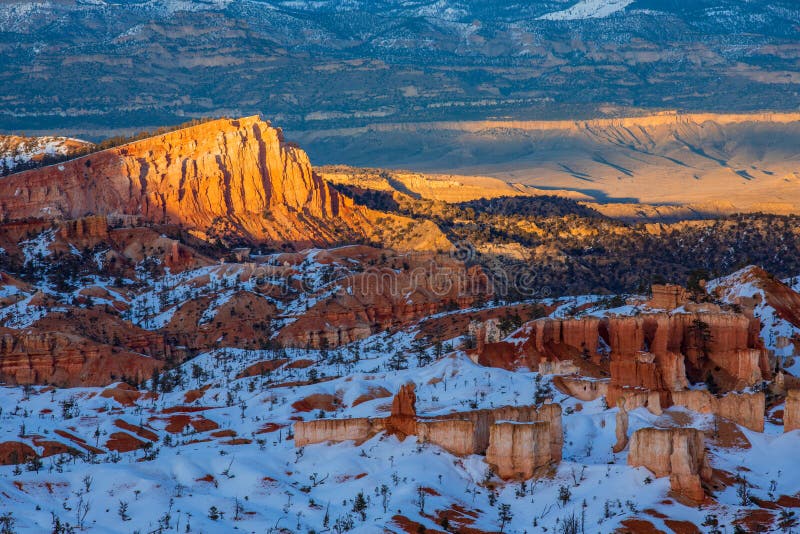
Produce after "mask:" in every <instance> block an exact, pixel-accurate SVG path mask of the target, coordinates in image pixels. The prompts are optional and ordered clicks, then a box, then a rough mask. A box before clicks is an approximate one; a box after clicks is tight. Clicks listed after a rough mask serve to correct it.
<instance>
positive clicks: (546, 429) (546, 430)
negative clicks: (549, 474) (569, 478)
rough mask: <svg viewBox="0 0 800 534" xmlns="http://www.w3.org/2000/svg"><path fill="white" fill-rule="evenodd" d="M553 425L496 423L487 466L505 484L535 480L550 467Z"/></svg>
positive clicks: (492, 430) (540, 423)
mask: <svg viewBox="0 0 800 534" xmlns="http://www.w3.org/2000/svg"><path fill="white" fill-rule="evenodd" d="M550 462H551V457H550V423H547V422H536V423H514V422H501V423H494V424H493V425H492V426H491V429H490V431H489V447H488V449H487V450H486V463H488V464H489V465H491V466H492V467H493V468H494V470H495V472H496V473H497V475H498V476H499V477H500V478H502V479H505V480H508V479H512V478H516V479H520V480H527V479H530V478H533V477H534V476H535V475H536V474H537V473H538V472H540V471H541V470H542V469H543V468H546V467H547V466H549V465H550Z"/></svg>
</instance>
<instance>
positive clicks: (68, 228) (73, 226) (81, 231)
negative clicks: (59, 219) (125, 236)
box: [59, 215, 109, 243]
mask: <svg viewBox="0 0 800 534" xmlns="http://www.w3.org/2000/svg"><path fill="white" fill-rule="evenodd" d="M59 233H60V234H61V237H62V238H63V239H65V240H68V241H70V240H80V241H92V242H94V243H97V242H100V241H103V240H105V239H108V236H109V235H108V217H105V216H103V215H97V216H93V217H82V218H80V219H76V220H72V221H66V222H65V223H63V224H62V225H61V228H60V229H59Z"/></svg>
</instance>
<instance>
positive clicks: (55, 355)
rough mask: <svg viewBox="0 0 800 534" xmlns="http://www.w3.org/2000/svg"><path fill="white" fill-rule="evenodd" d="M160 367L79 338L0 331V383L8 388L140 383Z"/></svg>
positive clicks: (34, 332) (155, 362)
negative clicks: (124, 382)
mask: <svg viewBox="0 0 800 534" xmlns="http://www.w3.org/2000/svg"><path fill="white" fill-rule="evenodd" d="M162 365H163V363H162V362H161V361H159V360H155V359H153V358H150V357H147V356H142V355H140V354H135V353H132V352H127V351H123V350H119V349H116V348H114V347H111V346H110V345H102V344H98V343H95V342H92V341H90V340H87V339H85V338H80V337H78V336H73V335H69V334H61V333H57V332H38V331H35V330H33V329H27V330H12V329H8V328H0V381H2V382H6V383H8V384H53V385H57V386H62V387H75V386H102V385H106V384H108V383H109V382H113V381H114V380H119V379H121V378H122V377H129V378H132V379H135V380H142V379H144V378H147V377H149V376H151V374H152V371H153V369H160V368H161V367H162Z"/></svg>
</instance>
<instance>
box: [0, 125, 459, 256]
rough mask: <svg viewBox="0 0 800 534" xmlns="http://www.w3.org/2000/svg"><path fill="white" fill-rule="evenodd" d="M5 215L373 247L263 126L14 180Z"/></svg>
mask: <svg viewBox="0 0 800 534" xmlns="http://www.w3.org/2000/svg"><path fill="white" fill-rule="evenodd" d="M0 215H2V218H3V220H6V221H8V220H19V219H26V218H44V219H54V218H59V219H78V218H81V217H84V216H87V215H114V216H120V215H121V216H136V217H138V218H139V220H140V221H142V222H151V223H170V224H178V225H181V226H183V227H184V228H187V229H190V230H192V231H193V232H194V233H195V234H196V235H201V236H203V237H206V238H210V237H216V236H221V237H225V236H233V237H235V238H244V239H249V240H251V241H260V242H270V243H284V242H291V243H297V244H320V245H323V244H331V243H338V242H340V241H342V240H345V239H353V238H363V237H367V236H368V235H369V234H371V232H372V228H373V223H372V222H371V221H372V220H373V219H374V218H375V215H374V213H372V212H370V211H369V210H366V209H363V208H360V207H358V206H356V205H354V204H353V202H352V201H351V200H350V199H349V198H347V197H345V196H343V195H341V194H339V193H338V192H337V191H336V190H334V189H333V188H331V187H329V186H328V185H327V184H326V183H325V182H324V181H323V180H322V179H321V178H320V177H319V176H318V175H317V174H316V173H315V172H314V171H313V170H312V168H311V164H310V163H309V160H308V157H307V155H306V154H305V152H303V151H302V150H300V149H299V148H297V147H296V146H295V145H293V144H291V143H287V142H286V141H285V140H284V138H283V134H282V132H281V130H279V129H276V128H273V127H272V126H270V124H269V123H267V122H264V121H262V120H260V119H259V118H258V117H246V118H241V119H220V120H215V121H209V122H205V123H203V124H199V125H195V126H190V127H187V128H183V129H179V130H175V131H172V132H169V133H165V134H162V135H157V136H155V137H151V138H147V139H143V140H140V141H134V142H131V143H128V144H125V145H122V146H119V147H115V148H111V149H109V150H104V151H101V152H96V153H93V154H90V155H87V156H84V157H81V158H78V159H74V160H71V161H67V162H64V163H61V164H59V165H54V166H50V167H44V168H41V169H34V170H30V171H26V172H22V173H19V174H15V175H13V176H10V177H8V178H7V179H4V180H3V181H2V183H0ZM389 218H390V219H392V216H389ZM445 241H446V240H445ZM439 244H441V243H439Z"/></svg>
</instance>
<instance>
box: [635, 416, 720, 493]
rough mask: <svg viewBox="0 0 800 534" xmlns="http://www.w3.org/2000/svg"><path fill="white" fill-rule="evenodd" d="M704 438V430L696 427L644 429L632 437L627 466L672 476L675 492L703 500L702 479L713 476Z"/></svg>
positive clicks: (660, 475) (671, 486) (671, 482)
mask: <svg viewBox="0 0 800 534" xmlns="http://www.w3.org/2000/svg"><path fill="white" fill-rule="evenodd" d="M703 440H704V436H703V432H701V431H700V430H697V429H694V428H642V429H639V430H637V431H636V432H634V433H633V436H631V442H630V453H629V454H628V465H631V466H634V467H638V466H643V467H646V468H647V469H649V470H650V471H652V472H653V474H654V475H655V476H656V477H658V478H660V477H665V476H668V477H670V488H671V489H672V491H674V492H675V493H678V494H680V495H682V496H684V497H686V498H688V499H690V500H692V501H694V502H696V503H700V502H703V500H704V499H705V492H704V491H703V486H702V482H703V481H707V480H710V479H711V467H710V466H709V464H708V459H707V458H706V454H705V447H704V443H703Z"/></svg>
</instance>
